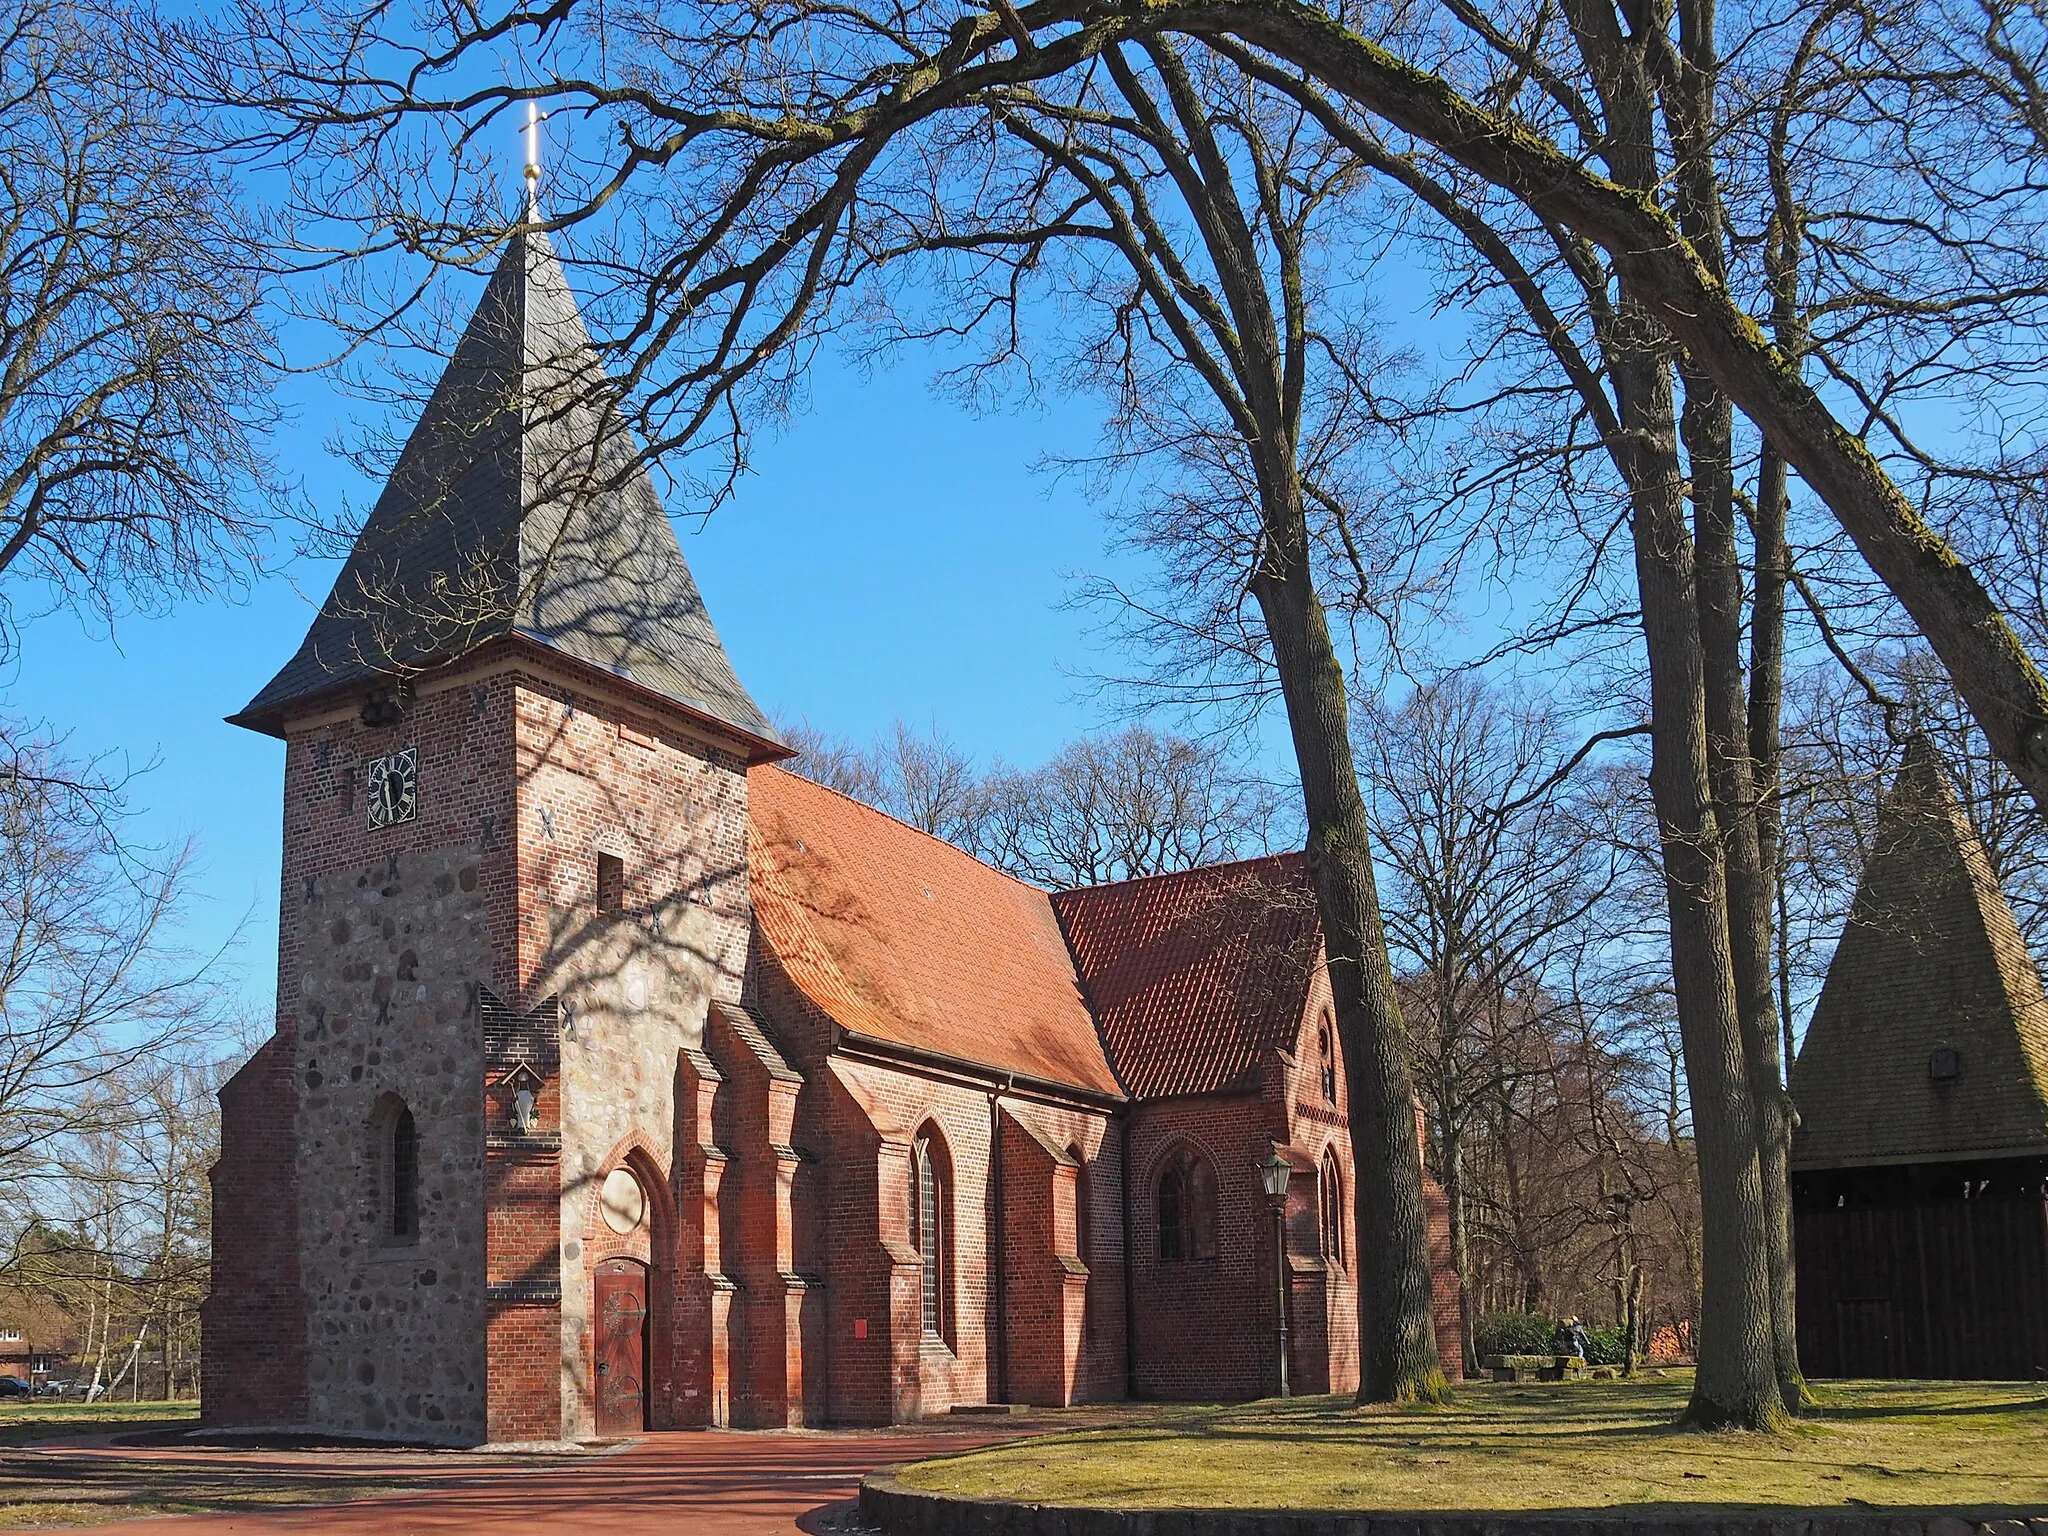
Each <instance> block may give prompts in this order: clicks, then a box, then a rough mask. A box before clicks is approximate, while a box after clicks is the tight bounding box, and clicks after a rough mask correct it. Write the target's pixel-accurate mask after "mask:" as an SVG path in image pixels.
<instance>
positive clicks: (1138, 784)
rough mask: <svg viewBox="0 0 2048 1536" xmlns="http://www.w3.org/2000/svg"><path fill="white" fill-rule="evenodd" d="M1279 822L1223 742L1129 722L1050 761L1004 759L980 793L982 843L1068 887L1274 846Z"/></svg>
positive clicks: (979, 848)
mask: <svg viewBox="0 0 2048 1536" xmlns="http://www.w3.org/2000/svg"><path fill="white" fill-rule="evenodd" d="M1278 819H1279V807H1278V805H1277V803H1276V796H1275V795H1274V793H1273V790H1272V788H1271V786H1269V785H1267V784H1266V783H1264V782H1263V781H1261V780H1259V779H1257V778H1254V777H1252V776H1250V775H1248V774H1245V773H1242V772H1240V771H1238V770H1237V769H1236V768H1235V766H1234V765H1233V764H1232V762H1231V760H1230V758H1229V756H1228V754H1227V753H1225V752H1224V751H1223V750H1222V749H1221V748H1219V747H1216V746H1214V745H1212V744H1206V743H1202V742H1196V741H1190V740H1188V739H1187V738H1186V737H1182V736H1172V735H1167V734H1163V733H1161V732H1159V731H1155V730H1153V729H1152V728H1151V727H1149V726H1145V725H1129V726H1126V727H1125V728H1124V729H1122V730H1120V731H1117V732H1115V733H1114V734H1112V735H1108V736H1084V737H1082V738H1081V739H1080V740H1078V741H1073V742H1069V743H1068V744H1067V745H1066V746H1064V747H1062V748H1061V749H1060V750H1059V752H1058V753H1056V754H1055V755H1054V756H1053V758H1052V760H1051V761H1050V762H1048V763H1046V764H1044V765H1043V766H1042V767H1039V768H1033V769H1029V770H1018V769H1012V768H1004V767H1002V766H1001V765H998V766H997V767H996V769H995V770H994V771H992V772H991V773H990V774H988V776H987V777H985V778H984V779H983V780H982V781H981V784H980V785H979V787H978V788H977V790H976V794H975V814H974V825H973V831H972V835H971V838H970V846H971V847H972V848H973V851H974V852H976V853H978V854H980V855H981V857H983V858H985V859H987V860H988V861H989V862H990V863H992V864H994V865H996V866H997V867H998V868H1000V869H1006V870H1008V871H1009V872H1010V873H1011V874H1013V875H1016V876H1018V877H1019V878H1021V879H1025V880H1029V881H1031V882H1032V883H1033V884H1036V885H1043V886H1050V887H1052V888H1053V889H1056V890H1065V889H1069V888H1071V887H1074V886H1082V885H1105V884H1108V883H1109V882H1111V881H1114V880H1134V879H1137V878H1139V877H1141V876H1144V875H1161V874H1167V873H1169V872H1171V871H1173V870H1180V869H1193V868H1195V867H1196V866H1198V865H1202V864H1219V863H1223V862H1226V861H1228V860H1231V859H1241V858H1248V857H1250V856H1252V855H1254V854H1261V853H1266V852H1268V851H1269V850H1270V834H1271V832H1272V830H1273V829H1274V826H1275V824H1276V822H1277V821H1278Z"/></svg>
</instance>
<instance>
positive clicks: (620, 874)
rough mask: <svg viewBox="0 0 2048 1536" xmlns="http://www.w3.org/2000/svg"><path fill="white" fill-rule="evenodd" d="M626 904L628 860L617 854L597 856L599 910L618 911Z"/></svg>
mask: <svg viewBox="0 0 2048 1536" xmlns="http://www.w3.org/2000/svg"><path fill="white" fill-rule="evenodd" d="M625 905H626V861H625V860H624V859H622V858H619V857H618V856H617V855H616V854H610V853H600V854H599V855H598V856H597V910H598V911H600V912H617V911H619V910H621V909H622V908H623V907H624V906H625Z"/></svg>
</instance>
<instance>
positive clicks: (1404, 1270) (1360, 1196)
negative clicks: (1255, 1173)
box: [1252, 486, 1446, 1402]
mask: <svg viewBox="0 0 2048 1536" xmlns="http://www.w3.org/2000/svg"><path fill="white" fill-rule="evenodd" d="M1262 489H1263V491H1264V497H1265V509H1264V510H1265V519H1266V534H1267V540H1268V545H1267V553H1266V558H1265V560H1264V562H1263V564H1262V566H1261V569H1260V570H1259V572H1258V574H1257V575H1256V576H1255V577H1254V578H1253V581H1252V593H1253V596H1254V597H1256V598H1257V600H1258V603H1259V608H1260V611H1261V613H1262V614H1263V615H1264V617H1265V621H1266V631H1267V634H1268V636H1269V637H1270V638H1271V640H1272V644H1273V663H1274V669H1275V671H1276V672H1277V673H1278V675H1279V679H1280V691H1281V695H1282V697H1283V698H1284V699H1285V701H1286V705H1287V724H1288V729H1289V731H1290V733H1291V735H1292V736H1293V740H1294V754H1295V758H1296V761H1297V762H1298V764H1299V766H1300V769H1301V796H1302V809H1303V811H1304V813H1305V815H1306V817H1307V820H1308V869H1309V878H1310V880H1311V881H1312V882H1313V884H1314V886H1315V893H1316V905H1317V907H1318V909H1319V910H1320V912H1321V915H1322V922H1323V947H1324V951H1325V953H1326V955H1327V956H1328V960H1329V968H1330V990H1331V992H1332V994H1333V995H1334V997H1335V1001H1336V1006H1337V1036H1338V1040H1339V1042H1340V1044H1341V1046H1342V1049H1343V1053H1344V1075H1345V1080H1346V1083H1347V1086H1348V1087H1349V1090H1350V1102H1351V1151H1352V1166H1353V1169H1354V1170H1355V1182H1356V1184H1357V1207H1358V1231H1359V1234H1360V1241H1359V1244H1358V1250H1359V1252H1358V1275H1359V1286H1358V1307H1359V1314H1360V1316H1359V1333H1360V1337H1361V1339H1362V1341H1363V1349H1362V1351H1361V1354H1362V1359H1361V1362H1360V1365H1361V1371H1360V1382H1359V1391H1358V1396H1359V1400H1360V1401H1361V1402H1411V1401H1418V1400H1421V1401H1436V1400H1439V1399H1441V1398H1442V1397H1443V1396H1444V1393H1445V1390H1446V1386H1445V1381H1444V1375H1443V1370H1442V1367H1441V1364H1440V1363H1439V1361H1438V1359H1437V1350H1436V1329H1435V1319H1434V1316H1433V1313H1432V1309H1431V1305H1430V1302H1431V1284H1430V1268H1429V1216H1428V1210H1427V1208H1426V1206H1425V1204H1424V1202H1423V1194H1422V1189H1423V1186H1422V1149H1421V1148H1420V1147H1419V1146H1418V1145H1417V1144H1416V1136H1415V1110H1414V1102H1415V1092H1414V1086H1413V1083H1412V1082H1411V1080H1410V1078H1409V1073H1408V1044H1407V1039H1406V1035H1405V1032H1404V1026H1403V1023H1402V1019H1401V1006H1400V1001H1399V999H1398V998H1396V996H1395V995H1394V974H1393V968H1392V966H1391V965H1389V963H1388V961H1387V942H1386V934H1385V932H1384V930H1383V928H1382V926H1381V921H1380V905H1379V892H1378V889H1377V887H1376V886H1375V884H1374V880H1373V868H1372V847H1371V839H1370V837H1369V836H1368V834H1367V831H1366V816H1365V799H1364V796H1362V795H1361V794H1360V793H1359V789H1358V770H1357V766H1356V764H1355V762H1354V760H1353V758H1352V754H1351V733H1350V725H1349V709H1350V702H1349V700H1348V698H1347V697H1346V694H1345V690H1344V670H1343V667H1342V665H1341V664H1340V663H1339V662H1338V660H1337V651H1336V647H1335V646H1334V645H1332V644H1331V641H1330V629H1329V622H1328V620H1327V618H1326V617H1325V615H1324V612H1323V606H1322V603H1321V601H1320V600H1319V599H1318V598H1317V596H1316V593H1315V588H1314V586H1313V584H1312V580H1311V575H1310V565H1309V558H1308V537H1307V525H1306V521H1305V519H1304V518H1303V516H1302V509H1301V503H1300V499H1299V494H1298V491H1297V494H1296V495H1295V497H1294V498H1293V502H1292V506H1291V508H1290V507H1289V506H1288V505H1287V499H1286V498H1285V496H1284V495H1283V494H1282V493H1281V492H1280V491H1279V490H1277V489H1275V488H1274V487H1271V486H1268V487H1264V488H1262ZM1366 1234H1371V1235H1370V1237H1369V1238H1368V1237H1367V1235H1366Z"/></svg>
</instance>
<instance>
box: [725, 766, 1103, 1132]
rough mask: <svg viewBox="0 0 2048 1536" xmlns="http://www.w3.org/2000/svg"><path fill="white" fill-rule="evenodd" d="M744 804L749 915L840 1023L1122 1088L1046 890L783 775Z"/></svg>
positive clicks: (968, 1056) (753, 777)
mask: <svg viewBox="0 0 2048 1536" xmlns="http://www.w3.org/2000/svg"><path fill="white" fill-rule="evenodd" d="M747 797H748V803H749V815H748V838H747V841H748V869H749V883H750V886H751V889H752V892H753V898H754V916H755V920H756V922H757V923H758V924H759V925H760V929H761V933H762V936H763V937H764V938H765V940H766V941H767V943H768V945H769V947H770V948H772V949H773V950H774V952H775V954H776V955H777V957H778V958H779V959H780V960H781V962H782V965H783V967H784V969H785V970H786V971H787V972H788V974H789V977H790V980H791V981H792V982H794V983H795V985H796V986H797V987H798V988H799V989H800V990H801V991H802V992H803V993H804V995H805V996H807V997H808V998H810V1000H811V1001H812V1002H813V1003H815V1004H817V1005H818V1007H820V1008H822V1009H823V1010H824V1011H825V1012H826V1013H828V1014H829V1015H831V1017H832V1018H833V1019H834V1020H836V1021H837V1022H838V1023H839V1024H840V1025H841V1026H843V1027H844V1028H846V1029H849V1030H852V1031H854V1032H855V1033H858V1034H863V1035H872V1036H875V1037H877V1038H879V1039H882V1040H887V1041H891V1042H893V1043H895V1044H897V1045H906V1046H914V1047H919V1048H922V1049H924V1050H929V1051H938V1052H941V1053H943V1054H945V1055H948V1056H954V1057H958V1058H961V1059H964V1060H967V1061H972V1062H978V1063H981V1064H982V1065H984V1066H989V1067H993V1068H996V1069H998V1070H1002V1071H1011V1072H1021V1073H1028V1074H1030V1075H1031V1076H1034V1077H1041V1078H1047V1079H1050V1080H1052V1081H1054V1082H1059V1083H1064V1084H1067V1085H1069V1086H1072V1087H1077V1088H1087V1089H1093V1090H1095V1091H1097V1092H1102V1093H1117V1092H1119V1091H1120V1089H1119V1086H1118V1084H1117V1080H1116V1077H1115V1075H1114V1074H1113V1073H1112V1072H1111V1071H1110V1068H1109V1062H1108V1060H1107V1059H1106V1058H1105V1057H1104V1055H1103V1048H1102V1041H1101V1038H1100V1037H1099V1036H1098V1035H1097V1034H1096V1031H1095V1024H1094V1021H1093V1020H1092V1019H1091V1018H1090V1017H1089V1014H1088V1007H1087V1004H1086V1003H1085V1002H1084V1001H1083V999H1082V996H1081V989H1080V986H1079V983H1078V982H1077V980H1076V978H1075V975H1074V966H1073V961H1072V959H1071V957H1070V956H1069V955H1068V953H1067V946H1066V943H1065V941H1064V940H1063V939H1062V938H1061V935H1060V925H1059V922H1058V920H1057V919H1056V918H1055V917H1054V916H1053V910H1052V903H1051V901H1050V900H1049V899H1048V898H1047V896H1046V893H1045V892H1044V891H1041V890H1038V889H1037V888H1035V887H1033V886H1029V885H1026V884H1024V883H1023V882H1022V881H1019V880H1013V879H1011V878H1010V877H1009V876H1008V875H1005V874H1002V873H1001V872H999V871H997V870H994V869H991V868H990V867H989V866H988V865H986V864H983V863H981V862H980V861H979V860H978V859H975V858H973V857H972V856H971V855H969V854H966V853H963V852H962V851H961V850H960V849H958V848H955V847H953V846H952V845H951V844H950V843H946V842H942V841H940V840H939V839H938V838H935V837H930V836H927V835H926V834H925V833H923V832H919V831H917V830H916V829H915V828H913V827H908V826H905V825H904V824H903V823H902V822H900V821H896V820H894V819H893V818H891V817H889V816H885V815H883V814H882V813H881V812H880V811H877V810H874V809H873V808H872V807H869V806H866V805H862V804H861V803H860V802H859V801H857V800H851V799H849V798H847V797H846V796H845V795H841V794H838V793H836V792H835V791H833V790H830V789H826V788H824V787H823V786H821V785H818V784H813V783H811V782H810V781H809V780H808V779H803V778H799V777H798V776H797V775H795V774H793V773H789V772H786V771H784V770H783V769H780V768H770V767H761V768H755V769H753V770H752V771H751V772H750V773H749V774H748V775H747Z"/></svg>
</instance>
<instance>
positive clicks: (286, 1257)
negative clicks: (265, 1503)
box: [199, 1037, 306, 1425]
mask: <svg viewBox="0 0 2048 1536" xmlns="http://www.w3.org/2000/svg"><path fill="white" fill-rule="evenodd" d="M291 1060H292V1042H291V1041H290V1040H288V1039H284V1038H282V1037H273V1038H271V1039H269V1040H266V1041H265V1042H264V1043H263V1044H262V1046H260V1047H259V1048H258V1049H257V1051H256V1054H255V1055H253V1056H251V1057H250V1058H249V1060H248V1061H247V1062H245V1063H244V1064H243V1066H242V1069H241V1071H239V1072H237V1073H236V1074H235V1075H234V1076H233V1077H231V1078H229V1079H228V1081H227V1082H226V1083H225V1084H223V1085H222V1087H221V1091H220V1105H221V1127H220V1160H219V1161H218V1162H217V1163H215V1164H214V1167H213V1283H212V1287H211V1289H210V1291H209V1292H208V1294H207V1298H206V1301H205V1303H204V1304H203V1305H202V1306H201V1308H200V1336H201V1348H200V1362H201V1372H202V1379H201V1382H200V1391H199V1401H200V1418H201V1422H202V1423H205V1424H208V1425H236V1424H298V1423H302V1422H303V1421H304V1420H305V1417H306V1302H305V1293H304V1290H303V1289H302V1287H301V1285H300V1278H299V1204H298V1180H297V1163H296V1150H297V1142H296V1137H297V1130H296V1117H295V1115H294V1113H293V1111H294V1109H295V1107H296V1104H297V1097H296V1095H295V1094H294V1092H293V1089H292V1081H291Z"/></svg>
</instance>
